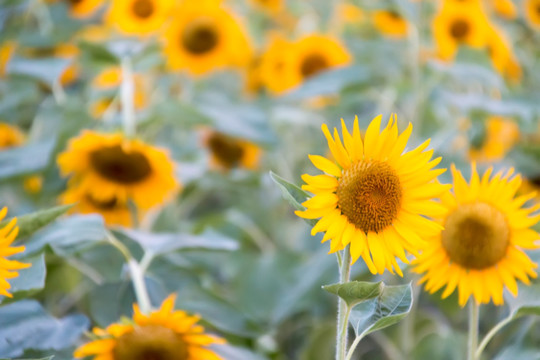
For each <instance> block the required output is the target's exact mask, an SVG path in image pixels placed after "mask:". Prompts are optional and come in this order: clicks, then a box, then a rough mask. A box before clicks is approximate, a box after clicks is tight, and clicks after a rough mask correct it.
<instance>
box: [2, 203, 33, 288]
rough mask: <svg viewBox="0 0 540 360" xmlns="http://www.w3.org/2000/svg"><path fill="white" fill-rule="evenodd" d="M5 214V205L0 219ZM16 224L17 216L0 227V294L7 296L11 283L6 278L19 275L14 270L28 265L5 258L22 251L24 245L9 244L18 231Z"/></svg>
mask: <svg viewBox="0 0 540 360" xmlns="http://www.w3.org/2000/svg"><path fill="white" fill-rule="evenodd" d="M6 214H7V207H4V208H3V209H2V210H0V221H1V220H2V219H3V218H5V217H6ZM16 224H17V218H13V219H11V221H10V222H9V223H8V224H7V225H5V226H4V227H3V228H0V295H3V296H7V297H12V295H11V294H10V293H9V292H8V290H9V289H10V288H11V285H10V284H9V283H8V282H7V279H13V278H14V277H17V276H19V273H18V272H17V271H14V270H20V269H25V268H27V267H30V264H24V263H21V262H19V261H15V260H8V259H7V257H8V256H11V255H15V254H19V253H21V252H23V251H24V246H10V245H11V243H12V242H13V241H14V240H15V238H16V237H17V234H18V233H19V228H18V227H17V226H16Z"/></svg>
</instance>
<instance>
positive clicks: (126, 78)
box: [120, 56, 137, 138]
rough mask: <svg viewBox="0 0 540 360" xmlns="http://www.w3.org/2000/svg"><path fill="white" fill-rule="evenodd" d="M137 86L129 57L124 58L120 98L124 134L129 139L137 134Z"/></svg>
mask: <svg viewBox="0 0 540 360" xmlns="http://www.w3.org/2000/svg"><path fill="white" fill-rule="evenodd" d="M134 92H135V86H134V83H133V66H132V63H131V59H130V57H129V56H124V57H123V58H122V84H121V86H120V98H121V102H122V122H123V124H124V133H125V134H126V136H127V137H128V138H132V137H134V136H135V133H136V127H137V124H136V121H135V107H134V104H133V94H134Z"/></svg>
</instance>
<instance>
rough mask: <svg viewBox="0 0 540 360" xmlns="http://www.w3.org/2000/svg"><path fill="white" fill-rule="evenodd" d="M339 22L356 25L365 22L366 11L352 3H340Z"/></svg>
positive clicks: (337, 10) (338, 8) (338, 7)
mask: <svg viewBox="0 0 540 360" xmlns="http://www.w3.org/2000/svg"><path fill="white" fill-rule="evenodd" d="M336 13H337V18H338V21H339V22H343V23H348V24H354V23H359V22H361V21H362V20H364V17H365V14H364V11H363V10H362V9H361V8H359V7H358V6H356V5H354V4H350V3H343V2H340V3H339V4H338V6H337V7H336Z"/></svg>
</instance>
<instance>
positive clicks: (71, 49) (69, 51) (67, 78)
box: [54, 44, 80, 85]
mask: <svg viewBox="0 0 540 360" xmlns="http://www.w3.org/2000/svg"><path fill="white" fill-rule="evenodd" d="M79 53H80V50H79V48H78V47H77V46H75V45H73V44H61V45H58V46H57V47H56V48H55V49H54V55H55V56H57V57H59V58H62V59H70V60H71V64H69V65H68V67H67V68H66V69H65V70H64V72H63V73H62V75H61V76H60V83H61V84H62V85H69V84H71V83H73V82H74V81H75V80H76V79H77V77H78V76H79V66H78V65H77V64H76V63H75V58H76V57H77V56H78V55H79Z"/></svg>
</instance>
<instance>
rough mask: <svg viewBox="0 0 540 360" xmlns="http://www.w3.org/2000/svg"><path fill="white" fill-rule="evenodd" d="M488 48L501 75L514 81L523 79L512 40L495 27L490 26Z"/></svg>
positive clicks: (494, 65)
mask: <svg viewBox="0 0 540 360" xmlns="http://www.w3.org/2000/svg"><path fill="white" fill-rule="evenodd" d="M487 50H488V53H489V56H490V57H491V61H492V64H493V67H494V68H495V69H496V70H497V71H498V72H499V73H500V74H501V75H503V76H505V77H506V78H508V79H509V80H512V81H513V82H519V81H520V80H521V76H522V72H521V66H520V65H519V63H518V62H517V59H516V57H515V55H514V53H513V51H512V46H511V44H510V42H509V41H508V39H507V38H506V36H505V34H503V33H502V32H501V31H500V30H498V29H496V28H494V27H491V28H490V31H489V34H488V40H487Z"/></svg>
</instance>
